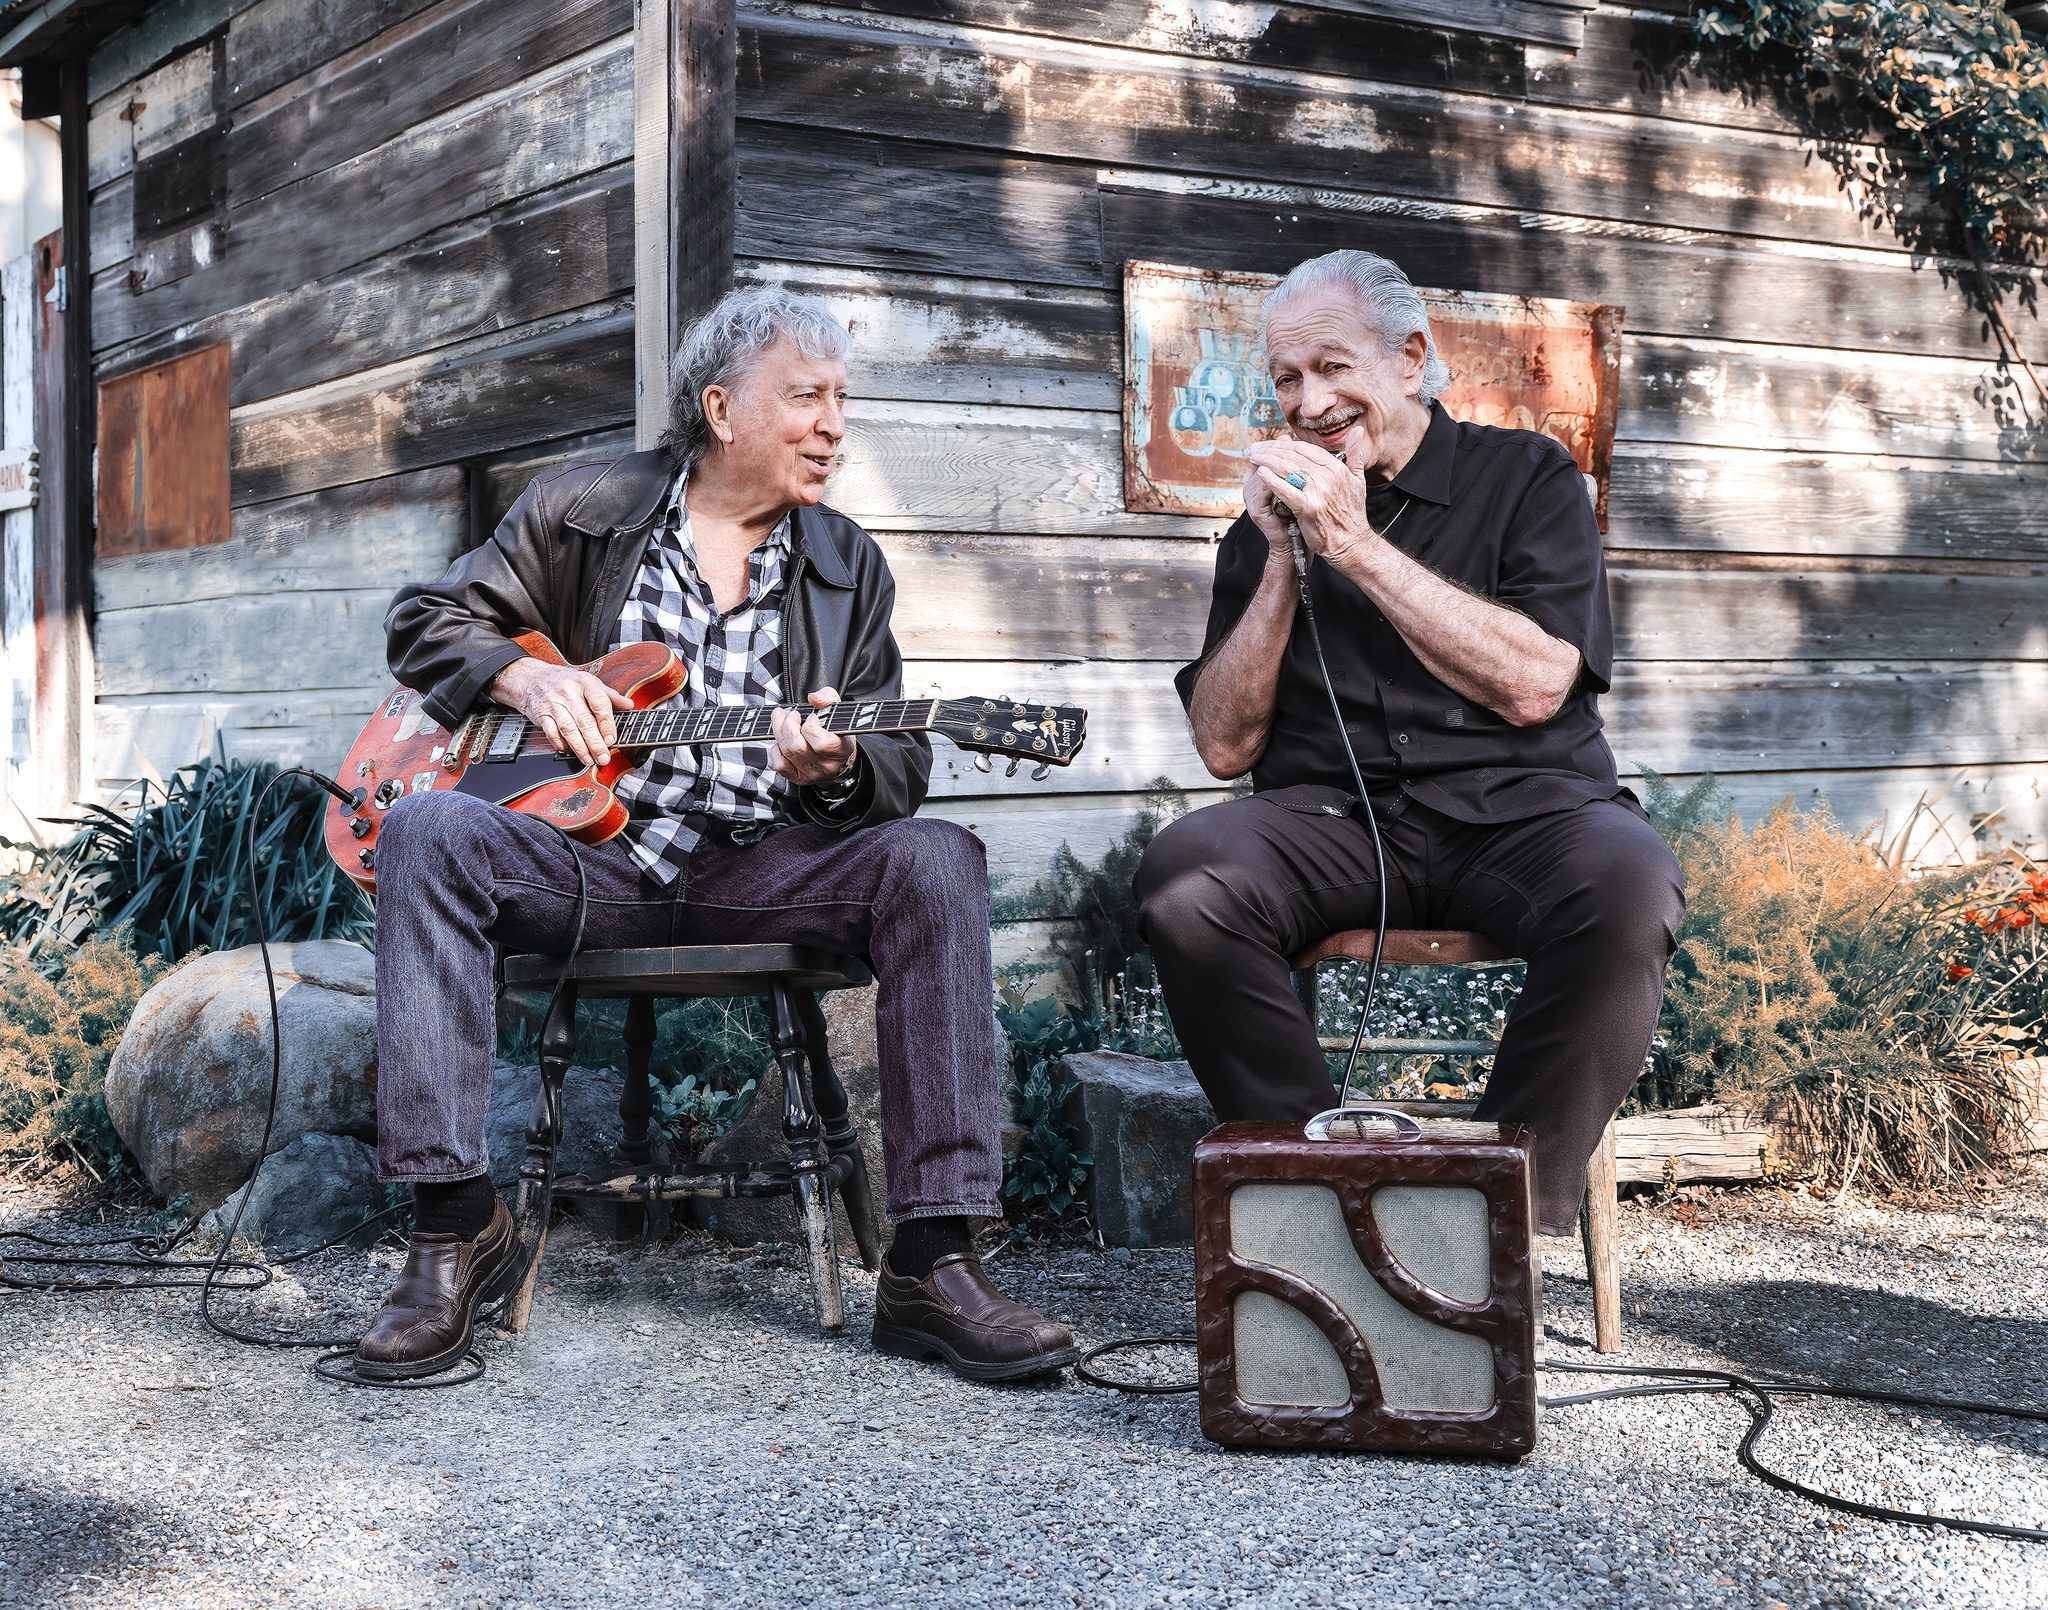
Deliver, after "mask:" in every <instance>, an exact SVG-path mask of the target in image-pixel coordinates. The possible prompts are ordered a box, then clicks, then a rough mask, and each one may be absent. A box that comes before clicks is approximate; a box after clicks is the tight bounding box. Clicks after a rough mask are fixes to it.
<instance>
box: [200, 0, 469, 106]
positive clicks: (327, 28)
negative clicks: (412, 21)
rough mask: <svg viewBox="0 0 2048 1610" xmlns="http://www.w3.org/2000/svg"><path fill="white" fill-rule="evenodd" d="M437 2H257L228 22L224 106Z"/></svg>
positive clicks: (312, 67)
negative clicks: (226, 95)
mask: <svg viewBox="0 0 2048 1610" xmlns="http://www.w3.org/2000/svg"><path fill="white" fill-rule="evenodd" d="M439 3H441V0H348V3H347V4H345V5H335V4H333V3H332V0H258V3H257V4H256V5H253V6H251V7H249V8H248V9H247V10H246V11H243V12H240V13H239V14H238V15H237V16H236V17H235V19H234V21H233V22H231V23H229V25H228V34H227V87H228V104H229V105H230V106H231V107H240V106H244V105H246V104H247V103H248V102H250V101H252V100H254V99H256V97H257V96H259V95H267V94H269V93H270V92H271V91H272V90H274V89H277V88H278V87H279V86H280V85H283V84H287V83H289V82H290V81H291V80H293V79H295V78H298V77H300V76H301V75H302V74H306V73H310V72H312V71H314V70H315V69H316V68H319V67H322V66H324V65H326V64H327V63H329V62H332V61H335V60H337V59H338V58H341V57H342V56H344V55H346V54H347V52H349V51H350V50H352V49H353V48H354V47H355V46H357V45H360V44H362V43H363V42H364V41H365V40H367V39H371V38H373V37H375V36H376V35H377V34H379V33H381V32H383V31H384V30H385V29H386V28H390V27H393V26H394V25H396V24H398V23H401V22H403V21H404V20H405V19H406V18H407V17H410V16H413V15H414V14H416V13H418V12H421V11H425V10H426V9H427V8H428V7H429V6H432V5H436V4H439Z"/></svg>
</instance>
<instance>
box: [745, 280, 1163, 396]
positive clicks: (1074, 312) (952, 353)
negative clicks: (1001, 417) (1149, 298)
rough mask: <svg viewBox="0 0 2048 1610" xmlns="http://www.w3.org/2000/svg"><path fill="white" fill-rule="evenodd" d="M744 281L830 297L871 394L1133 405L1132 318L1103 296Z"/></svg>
mask: <svg viewBox="0 0 2048 1610" xmlns="http://www.w3.org/2000/svg"><path fill="white" fill-rule="evenodd" d="M740 278H741V279H742V280H744V281H746V282H748V283H752V284H771V283H772V284H777V285H783V286H786V287H787V288H788V289H790V290H792V291H797V292H800V293H802V294H804V295H808V296H815V297H818V298H819V299H821V300H822V301H823V302H825V304H826V305H827V306H829V307H830V308H831V309H832V311H833V312H834V313H835V314H836V315H837V316H838V318H839V320H840V322H841V323H843V324H844V325H845V326H846V327H847V329H848V330H849V331H851V332H852V335H853V353H852V356H851V357H850V359H849V371H850V375H851V378H852V382H853V387H854V390H855V391H856V392H857V393H858V394H859V395H860V396H862V397H875V398H884V397H886V398H900V399H905V400H918V399H922V400H927V401H945V402H963V403H1000V404H1005V405H1009V406H1013V407H1035V408H1098V409H1102V410H1104V411H1111V410H1117V409H1121V408H1122V406H1123V378H1122V373H1121V371H1122V367H1123V313H1122V309H1121V307H1120V305H1119V298H1117V297H1116V296H1114V295H1111V294H1107V293H1104V292H1101V291H1093V290H1079V289H1073V290H1059V291H1048V290H1046V289H1045V288H1043V287H1039V286H1025V285H1015V284H1011V283H1009V282H1007V281H1000V280H997V281H990V280H982V279H961V278H953V277H935V276H932V275H921V274H906V273H901V272H898V271H895V270H888V271H876V270H873V269H862V268H834V267H828V266H819V265H813V264H808V263H804V264H796V263H786V262H783V263H763V262H759V261H755V262H749V263H746V264H744V265H743V266H742V269H741V273H740Z"/></svg>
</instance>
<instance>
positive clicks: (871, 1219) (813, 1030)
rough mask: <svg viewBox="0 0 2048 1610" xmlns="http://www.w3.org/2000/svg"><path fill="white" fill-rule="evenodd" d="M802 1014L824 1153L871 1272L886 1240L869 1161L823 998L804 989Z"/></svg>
mask: <svg viewBox="0 0 2048 1610" xmlns="http://www.w3.org/2000/svg"><path fill="white" fill-rule="evenodd" d="M796 1009H797V1016H798V1018H799V1019H800V1020H801V1021H802V1023H803V1029H804V1042H805V1044H806V1046H807V1047H808V1049H809V1051H810V1060H811V1099H812V1103H813V1105H814V1106H816V1108H817V1109H818V1122H819V1123H820V1124H821V1125H822V1126H823V1127H824V1133H825V1151H826V1154H827V1156H829V1157H830V1158H831V1160H832V1172H833V1177H834V1178H835V1179H836V1180H837V1181H838V1182H839V1201H840V1204H841V1205H842V1206H843V1207H844V1208H845V1209H846V1222H847V1224H848V1225H849V1226H850V1227H851V1228H852V1230H853V1244H854V1246H855V1247H857V1248H858V1249H859V1251H860V1262H861V1267H862V1268H863V1269H865V1270H867V1271H868V1273H869V1274H873V1273H875V1271H877V1270H878V1269H880V1268H881V1267H882V1241H881V1236H880V1234H879V1233H878V1231H877V1229H876V1222H877V1221H876V1218H875V1197H874V1191H873V1189H872V1187H870V1185H869V1184H868V1160H867V1156H866V1154H865V1153H863V1152H862V1151H861V1147H860V1136H859V1134H858V1133H857V1132H856V1131H855V1130H854V1127H853V1120H852V1119H851V1118H850V1117H848V1116H847V1100H846V1086H845V1085H843V1084H841V1083H840V1082H839V1071H838V1069H836V1068H834V1067H833V1066H832V1047H831V1045H830V1044H829V1043H828V1041H827V1038H826V1034H825V1014H824V1012H823V1010H822V1009H821V1008H820V1007H819V1005H818V997H817V996H815V995H813V994H811V993H810V992H809V991H805V992H804V993H802V994H800V995H798V996H797V998H796Z"/></svg>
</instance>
